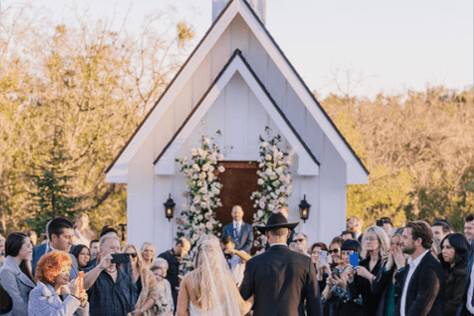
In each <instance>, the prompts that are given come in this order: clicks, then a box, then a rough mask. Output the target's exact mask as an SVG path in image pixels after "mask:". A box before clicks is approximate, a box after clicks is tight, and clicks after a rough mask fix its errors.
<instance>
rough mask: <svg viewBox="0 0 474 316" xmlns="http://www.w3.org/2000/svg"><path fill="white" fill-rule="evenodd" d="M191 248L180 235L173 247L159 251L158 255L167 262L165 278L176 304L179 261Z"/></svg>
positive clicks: (187, 241)
mask: <svg viewBox="0 0 474 316" xmlns="http://www.w3.org/2000/svg"><path fill="white" fill-rule="evenodd" d="M189 250H191V243H190V242H189V240H187V239H186V238H184V237H181V238H179V239H178V241H177V242H176V245H175V246H174V248H172V249H170V250H168V251H165V252H163V253H161V254H160V255H159V256H158V257H160V258H163V259H165V260H166V261H167V262H168V274H167V275H166V279H167V280H168V282H169V283H170V285H171V294H172V296H173V303H174V306H176V303H177V300H178V292H179V281H180V280H179V269H180V265H181V261H182V260H183V258H184V257H186V256H187V255H188V253H189Z"/></svg>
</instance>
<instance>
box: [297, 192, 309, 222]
mask: <svg viewBox="0 0 474 316" xmlns="http://www.w3.org/2000/svg"><path fill="white" fill-rule="evenodd" d="M299 208H300V217H301V219H302V220H303V222H305V223H306V220H307V219H308V218H309V209H310V208H311V204H309V203H308V201H306V194H305V195H304V197H303V199H302V200H301V202H300V205H299Z"/></svg>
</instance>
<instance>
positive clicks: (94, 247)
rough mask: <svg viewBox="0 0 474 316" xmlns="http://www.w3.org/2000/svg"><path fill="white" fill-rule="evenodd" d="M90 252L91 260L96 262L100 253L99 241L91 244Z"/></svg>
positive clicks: (92, 241)
mask: <svg viewBox="0 0 474 316" xmlns="http://www.w3.org/2000/svg"><path fill="white" fill-rule="evenodd" d="M89 250H90V252H91V260H95V258H96V257H97V254H98V253H99V240H98V239H94V240H91V243H90V245H89Z"/></svg>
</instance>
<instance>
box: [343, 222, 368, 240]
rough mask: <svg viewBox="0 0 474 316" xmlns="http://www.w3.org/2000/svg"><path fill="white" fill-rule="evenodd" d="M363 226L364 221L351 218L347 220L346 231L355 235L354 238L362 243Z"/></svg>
mask: <svg viewBox="0 0 474 316" xmlns="http://www.w3.org/2000/svg"><path fill="white" fill-rule="evenodd" d="M363 224H364V223H363V222H362V219H360V218H359V217H357V216H351V217H349V219H348V220H347V224H346V230H348V231H350V232H352V233H353V234H354V238H355V239H357V240H359V241H360V237H361V235H362V226H363Z"/></svg>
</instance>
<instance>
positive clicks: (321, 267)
mask: <svg viewBox="0 0 474 316" xmlns="http://www.w3.org/2000/svg"><path fill="white" fill-rule="evenodd" d="M310 253H311V263H312V264H313V265H314V268H315V269H316V276H317V277H318V284H319V288H320V289H321V290H324V288H325V287H326V280H327V278H328V276H329V274H330V273H331V269H330V268H329V261H328V247H327V246H326V244H325V243H323V242H316V243H314V244H313V245H312V246H311V248H310Z"/></svg>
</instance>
